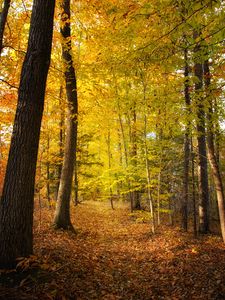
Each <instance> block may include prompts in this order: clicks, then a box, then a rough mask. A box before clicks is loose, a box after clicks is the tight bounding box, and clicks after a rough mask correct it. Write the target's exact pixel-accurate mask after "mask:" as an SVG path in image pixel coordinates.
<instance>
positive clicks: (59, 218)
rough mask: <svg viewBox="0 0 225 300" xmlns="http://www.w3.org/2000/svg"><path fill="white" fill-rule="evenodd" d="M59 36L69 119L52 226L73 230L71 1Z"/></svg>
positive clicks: (74, 138) (67, 1) (74, 103)
mask: <svg viewBox="0 0 225 300" xmlns="http://www.w3.org/2000/svg"><path fill="white" fill-rule="evenodd" d="M61 9H62V12H61V22H62V23H61V24H62V25H61V35H62V59H63V64H64V76H65V81H66V94H67V101H68V118H67V125H66V139H65V150H64V159H63V167H62V173H61V178H60V185H59V192H58V199H57V205H56V211H55V217H54V221H53V226H54V227H55V228H56V229H59V228H62V229H66V230H67V229H69V230H72V231H73V230H74V229H73V226H72V224H71V220H70V196H71V188H72V180H73V170H74V164H75V151H76V144H77V113H78V105H77V84H76V75H75V69H74V67H73V58H72V55H71V53H72V45H71V29H70V0H64V1H62V3H61Z"/></svg>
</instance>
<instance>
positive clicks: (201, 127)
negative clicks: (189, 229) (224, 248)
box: [194, 30, 209, 233]
mask: <svg viewBox="0 0 225 300" xmlns="http://www.w3.org/2000/svg"><path fill="white" fill-rule="evenodd" d="M200 36H201V35H200V32H199V31H198V30H196V31H195V32H194V39H195V40H197V39H199V37H200ZM202 60H203V58H202V51H201V44H200V43H199V42H196V45H195V48H194V62H195V65H194V75H195V77H196V82H195V96H196V106H197V120H196V122H197V126H196V127H197V141H198V159H199V232H200V233H208V231H209V188H208V163H207V154H206V129H205V103H204V102H205V101H204V97H203V64H202Z"/></svg>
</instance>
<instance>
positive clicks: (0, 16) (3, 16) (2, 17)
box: [0, 0, 11, 55]
mask: <svg viewBox="0 0 225 300" xmlns="http://www.w3.org/2000/svg"><path fill="white" fill-rule="evenodd" d="M10 2H11V0H4V2H3V8H1V7H0V9H1V12H0V55H1V52H2V48H3V34H4V30H5V24H6V21H7V16H8V12H9V7H10Z"/></svg>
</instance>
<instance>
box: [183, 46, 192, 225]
mask: <svg viewBox="0 0 225 300" xmlns="http://www.w3.org/2000/svg"><path fill="white" fill-rule="evenodd" d="M184 59H185V69H184V98H185V105H186V118H187V121H186V128H185V135H184V175H183V176H184V177H183V201H182V228H183V229H184V230H185V231H187V230H188V200H189V160H190V121H189V116H190V103H191V101H190V100H191V99H190V93H189V65H188V50H187V48H185V50H184Z"/></svg>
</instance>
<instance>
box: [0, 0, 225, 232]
mask: <svg viewBox="0 0 225 300" xmlns="http://www.w3.org/2000/svg"><path fill="white" fill-rule="evenodd" d="M27 3H29V1H27ZM60 3H61V6H59V15H60V18H61V25H60V26H61V33H59V32H57V31H56V32H55V34H54V40H53V43H54V47H53V53H52V65H51V68H50V72H49V75H50V76H49V81H48V87H47V93H46V98H47V99H46V100H47V102H46V103H47V105H46V110H45V113H44V122H43V130H42V135H41V147H40V152H39V159H40V160H39V162H40V164H39V165H40V166H41V167H40V169H38V171H39V172H38V180H37V181H38V182H39V183H40V184H39V185H38V192H39V194H40V196H43V198H48V199H49V200H50V201H49V202H51V203H52V200H53V199H52V198H54V199H56V194H57V193H56V191H57V192H58V200H57V202H56V203H55V204H56V212H55V218H54V225H55V227H56V228H64V229H72V228H73V227H72V224H71V220H70V198H71V195H72V197H73V195H74V197H75V199H76V201H74V202H76V203H78V198H79V199H90V198H92V199H95V200H109V199H111V206H112V207H113V204H114V207H115V208H116V201H115V200H116V199H120V200H123V201H129V202H130V204H131V210H132V211H133V212H134V214H135V209H137V210H140V209H142V210H145V211H147V212H146V216H148V221H149V223H150V224H151V230H152V232H155V231H156V230H157V225H159V224H160V223H163V222H164V221H165V220H167V221H169V222H170V223H171V224H172V223H174V222H176V220H178V219H179V222H180V223H181V226H182V228H183V229H184V230H185V231H186V230H189V228H190V224H191V223H192V221H193V223H194V226H193V228H194V231H195V235H197V225H199V228H198V232H199V233H207V232H209V230H210V228H209V227H210V226H211V228H213V225H214V224H213V220H216V221H218V215H217V207H216V194H217V196H218V199H223V198H224V196H223V195H224V190H223V185H224V182H223V173H222V172H224V171H223V170H224V168H225V162H224V156H223V155H221V153H223V149H222V147H218V144H219V142H220V139H221V138H223V139H224V133H220V134H218V132H219V131H220V129H219V128H220V124H221V123H220V119H222V118H223V117H224V107H223V97H224V89H223V83H222V82H223V79H224V76H225V75H224V59H223V40H224V24H223V23H224V13H223V10H224V3H223V2H222V1H220V0H218V1H209V2H208V1H197V2H193V1H192V2H191V1H186V0H182V1H172V2H171V1H161V2H159V1H158V2H157V1H150V2H149V1H147V0H140V1H136V2H135V1H125V0H124V1H113V2H112V1H111V2H110V3H109V2H107V1H101V2H98V5H97V2H96V1H95V0H94V1H92V0H90V1H88V2H85V1H79V2H76V1H75V2H72V1H71V3H70V1H69V0H65V1H60ZM19 5H20V4H19V2H14V6H16V7H17V6H19ZM70 9H71V11H73V15H72V16H71V15H70ZM13 12H14V11H13ZM17 15H18V23H16V22H15V23H14V19H13V20H11V19H10V18H9V20H10V22H11V23H13V24H10V25H11V26H12V28H13V29H12V30H11V31H12V32H14V31H15V32H17V31H16V29H15V28H17V27H20V28H21V36H22V39H20V41H18V43H17V41H16V38H15V36H13V34H12V33H11V31H10V32H9V30H7V31H6V38H7V44H9V47H8V48H7V49H6V52H4V53H7V54H8V56H9V57H7V56H6V55H4V56H3V55H2V61H3V63H4V64H3V66H5V68H2V69H4V74H3V77H4V79H7V83H9V84H11V85H12V84H13V86H14V85H16V79H15V78H17V77H18V75H17V76H16V75H15V74H17V72H16V70H17V69H18V66H20V63H19V61H20V60H21V58H22V56H23V55H24V54H23V52H22V51H21V49H23V47H24V45H25V38H24V36H25V34H26V32H27V28H28V26H25V25H27V24H24V23H23V22H24V20H27V19H25V17H26V16H25V14H23V9H21V7H19V8H18V13H17ZM26 22H27V21H26ZM18 24H19V25H20V26H18ZM57 26H58V27H59V24H58V23H56V27H57ZM71 32H75V33H76V34H75V35H73V34H71ZM193 33H194V34H193ZM18 36H19V35H18ZM59 41H62V53H61V47H60V43H59ZM10 43H12V46H11V45H10ZM17 45H18V47H17ZM61 54H62V55H61ZM62 57H63V58H62ZM9 58H10V60H9ZM62 62H63V63H62ZM62 64H63V69H62ZM75 70H76V74H75ZM64 79H65V80H64ZM77 79H78V80H77ZM1 80H2V78H0V81H1ZM64 81H65V82H66V83H65V84H64ZM7 83H4V84H7ZM0 84H1V85H2V84H3V83H0ZM9 86H10V85H9ZM4 87H5V86H4ZM8 90H9V88H7V91H8ZM77 90H78V91H79V104H80V105H79V130H78V131H77V115H78V108H77V107H78V105H77ZM65 91H66V93H67V102H68V117H67V121H66V122H64V121H65V119H66V118H65V116H64V113H65V111H66V110H65V108H64V104H65V103H64V102H65V101H64V99H65V98H66V97H65ZM1 93H2V95H3V97H4V95H5V89H2V90H1ZM7 97H8V95H6V98H7ZM5 110H6V109H5V108H4V111H0V112H1V113H5ZM9 123H10V122H8V123H7V126H9V125H8V124H9ZM7 128H8V127H7ZM3 140H4V139H3ZM77 140H78V142H77ZM5 145H7V143H5ZM63 154H65V155H64V158H63ZM219 154H220V155H219ZM75 155H76V157H75ZM219 156H220V160H218V157H219ZM75 160H76V162H75V163H74V161H75ZM208 162H209V164H208ZM62 164H63V166H62ZM74 165H75V166H76V170H75V176H74V180H72V177H73V175H72V174H73V170H74ZM59 177H60V188H59V191H58V185H59ZM213 178H214V180H213ZM39 179H40V180H39ZM46 179H47V180H46ZM78 182H79V186H78ZM73 193H74V194H73ZM46 195H47V197H46ZM45 200H46V199H42V203H44V201H45ZM218 203H220V204H221V203H223V200H220V201H219V202H218ZM46 204H47V203H46ZM220 204H219V207H223V204H222V206H220ZM198 208H199V209H198ZM212 208H213V209H212ZM222 210H223V209H222ZM138 213H139V212H138ZM138 213H137V214H138ZM141 213H142V212H140V214H141ZM220 216H222V218H221V230H222V231H223V229H224V225H223V222H224V221H223V215H221V214H220ZM210 221H211V222H212V225H210ZM217 225H218V224H217Z"/></svg>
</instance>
